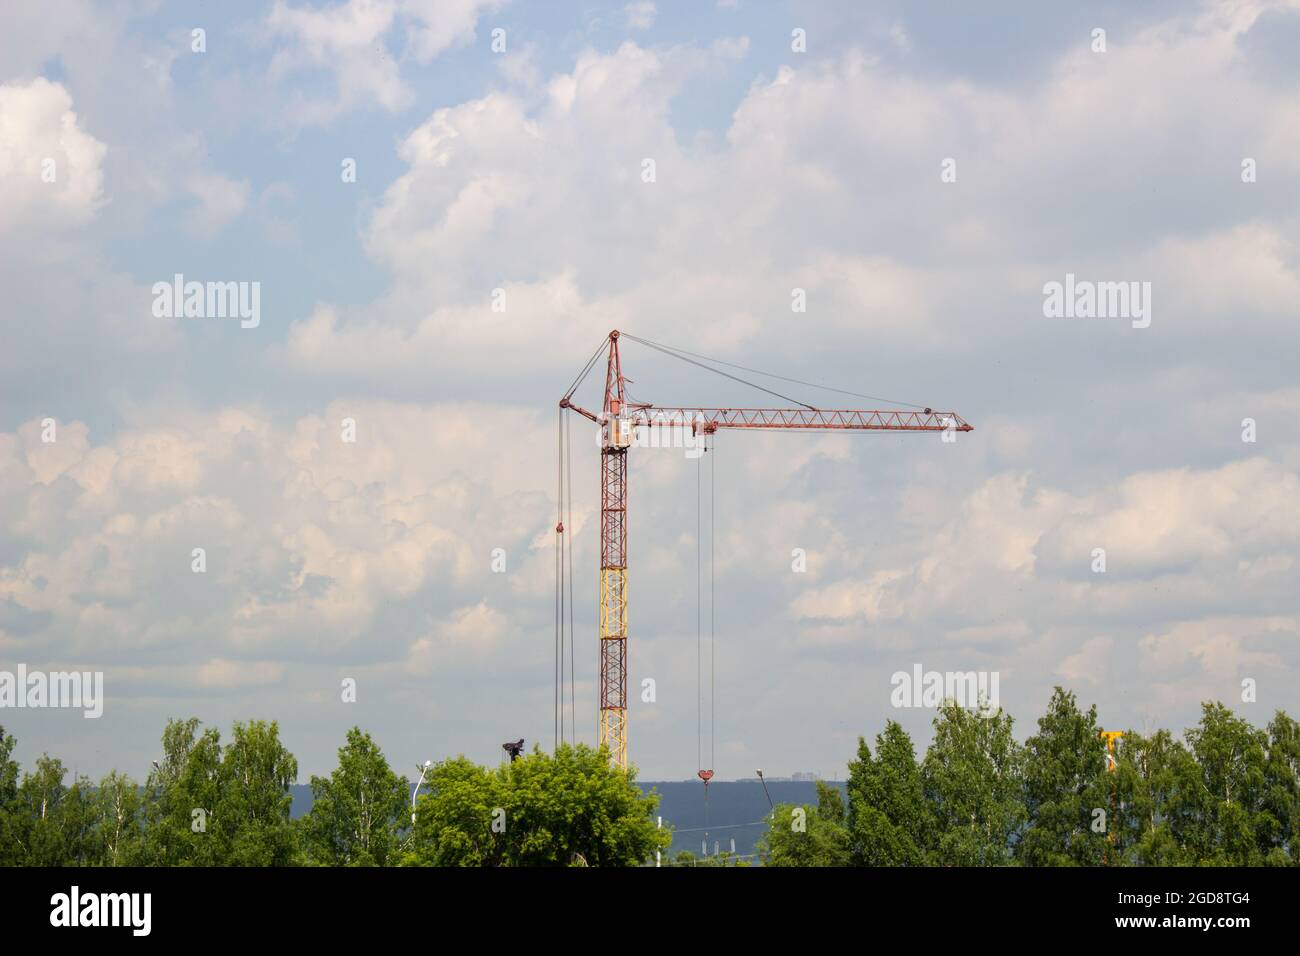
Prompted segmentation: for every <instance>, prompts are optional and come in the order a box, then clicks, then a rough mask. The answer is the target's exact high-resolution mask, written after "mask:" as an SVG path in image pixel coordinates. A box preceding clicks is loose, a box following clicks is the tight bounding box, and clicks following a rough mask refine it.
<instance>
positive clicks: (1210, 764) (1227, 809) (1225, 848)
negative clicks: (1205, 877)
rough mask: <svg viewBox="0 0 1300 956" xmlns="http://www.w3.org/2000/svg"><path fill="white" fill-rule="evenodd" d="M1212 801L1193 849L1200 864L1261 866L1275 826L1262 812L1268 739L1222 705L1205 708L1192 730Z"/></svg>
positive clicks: (1190, 740) (1191, 740)
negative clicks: (1270, 833)
mask: <svg viewBox="0 0 1300 956" xmlns="http://www.w3.org/2000/svg"><path fill="white" fill-rule="evenodd" d="M1186 737H1187V742H1188V745H1189V746H1190V747H1191V748H1192V753H1194V754H1195V755H1196V762H1197V763H1198V764H1199V765H1200V768H1201V782H1202V783H1203V784H1204V786H1205V790H1206V793H1207V794H1208V797H1209V802H1208V806H1207V807H1206V810H1205V815H1204V827H1203V828H1202V830H1201V832H1200V834H1199V837H1200V838H1199V839H1198V840H1197V843H1196V845H1195V847H1194V850H1195V853H1196V857H1197V862H1200V863H1212V864H1219V865H1223V864H1235V865H1238V866H1251V865H1258V864H1260V863H1262V862H1263V856H1264V854H1263V853H1261V852H1260V846H1261V844H1265V845H1267V841H1268V833H1269V831H1270V830H1271V829H1272V826H1271V824H1272V823H1273V822H1275V821H1272V819H1271V818H1270V817H1269V816H1268V815H1267V814H1266V813H1264V812H1263V809H1264V808H1263V797H1264V793H1265V766H1266V765H1267V762H1268V734H1267V733H1266V732H1265V731H1262V730H1259V729H1257V728H1255V727H1253V726H1251V725H1250V724H1249V723H1248V722H1246V721H1245V720H1243V719H1242V718H1240V717H1238V716H1236V715H1235V714H1234V713H1233V712H1232V711H1230V710H1229V709H1228V708H1227V707H1224V706H1223V704H1221V703H1217V702H1215V703H1208V702H1207V703H1205V704H1202V705H1201V722H1200V723H1199V724H1197V725H1196V726H1195V727H1193V728H1192V729H1191V730H1188V731H1187V734H1186Z"/></svg>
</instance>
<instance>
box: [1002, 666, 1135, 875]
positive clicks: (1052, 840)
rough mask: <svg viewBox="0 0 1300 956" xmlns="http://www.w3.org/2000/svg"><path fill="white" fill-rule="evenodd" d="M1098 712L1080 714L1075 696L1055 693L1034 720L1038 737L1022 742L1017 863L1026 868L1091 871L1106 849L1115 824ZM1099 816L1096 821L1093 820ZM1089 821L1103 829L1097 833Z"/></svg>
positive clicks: (1094, 708) (1060, 692) (1061, 692)
mask: <svg viewBox="0 0 1300 956" xmlns="http://www.w3.org/2000/svg"><path fill="white" fill-rule="evenodd" d="M1099 733H1100V728H1099V727H1098V726H1097V708H1096V706H1095V705H1094V706H1092V707H1090V708H1089V709H1088V712H1087V713H1084V712H1082V711H1080V710H1079V707H1078V704H1077V703H1076V701H1075V697H1074V694H1073V693H1071V692H1068V691H1066V690H1064V689H1062V688H1060V687H1057V688H1056V690H1055V691H1054V692H1053V694H1052V699H1051V701H1050V702H1049V703H1048V705H1047V713H1045V714H1044V715H1043V716H1042V717H1040V718H1039V719H1038V733H1037V734H1035V735H1034V736H1032V737H1030V738H1029V739H1028V740H1026V741H1025V765H1024V782H1025V812H1026V815H1027V826H1026V828H1025V831H1024V833H1023V835H1022V836H1021V837H1020V839H1019V841H1018V842H1017V843H1016V857H1017V859H1018V860H1019V861H1020V862H1021V863H1023V864H1025V865H1027V866H1071V865H1077V866H1095V865H1097V864H1099V863H1101V862H1102V860H1103V858H1104V857H1105V855H1106V850H1107V848H1108V840H1107V838H1108V835H1109V833H1110V830H1111V828H1112V827H1113V825H1114V824H1115V822H1116V821H1112V820H1110V817H1111V815H1112V812H1113V807H1112V804H1113V803H1115V801H1114V800H1113V799H1112V788H1111V784H1112V783H1113V781H1110V780H1108V779H1107V777H1108V776H1109V775H1108V773H1107V771H1106V745H1105V741H1104V740H1103V739H1102V738H1101V737H1100V736H1099ZM1098 811H1100V815H1098ZM1094 821H1100V822H1101V823H1102V824H1103V825H1102V827H1101V832H1097V830H1096V829H1095V828H1094Z"/></svg>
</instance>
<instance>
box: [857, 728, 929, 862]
mask: <svg viewBox="0 0 1300 956" xmlns="http://www.w3.org/2000/svg"><path fill="white" fill-rule="evenodd" d="M848 795H849V808H848V828H849V847H850V858H851V860H852V863H853V864H854V865H855V866H920V865H922V864H923V863H924V862H925V849H924V848H925V840H926V835H927V833H928V832H929V825H928V818H929V808H928V807H927V806H926V802H925V792H924V788H923V786H922V782H921V768H920V767H919V766H917V762H916V751H915V749H914V748H913V746H912V738H911V737H910V736H908V733H907V731H905V730H904V729H903V728H902V726H901V725H900V724H899V723H898V722H897V721H893V720H891V721H889V722H888V723H887V724H885V730H884V733H881V734H877V735H876V753H875V756H874V757H873V756H872V754H871V750H870V748H868V746H867V742H866V741H865V740H864V739H863V738H861V737H859V738H858V758H857V760H854V761H850V763H849V782H848Z"/></svg>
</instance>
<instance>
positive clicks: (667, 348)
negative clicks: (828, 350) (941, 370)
mask: <svg viewBox="0 0 1300 956" xmlns="http://www.w3.org/2000/svg"><path fill="white" fill-rule="evenodd" d="M622 334H623V337H624V338H627V339H631V340H632V341H633V342H639V343H640V344H642V345H646V346H649V347H650V348H652V349H656V350H658V351H660V352H663V353H664V354H665V355H669V356H671V357H673V358H676V359H680V360H681V361H683V362H690V364H692V365H697V366H699V367H700V368H702V369H705V370H707V371H710V372H713V373H715V374H717V375H724V376H726V377H727V378H730V379H733V380H735V381H737V382H740V383H741V384H742V385H748V386H750V387H751V388H757V389H760V390H762V391H764V392H767V393H768V394H769V395H775V396H777V397H778V398H784V399H785V400H786V401H787V402H794V403H795V404H796V405H803V407H804V408H808V409H812V410H813V411H819V409H816V408H813V406H812V405H808V404H805V403H804V402H801V401H799V400H798V399H795V398H790V397H789V396H788V395H782V394H781V393H780V392H774V391H772V390H771V389H767V388H763V386H762V385H759V384H757V383H756V382H750V381H747V380H745V379H743V378H740V377H739V376H736V375H728V374H727V373H726V372H723V371H721V370H720V369H716V368H712V367H710V366H708V365H704V364H702V363H701V362H693V361H691V358H687V357H686V356H691V357H692V358H696V359H702V360H703V361H705V362H712V363H713V364H714V365H725V366H726V367H727V368H734V369H738V370H740V371H742V372H749V373H751V374H753V375H762V376H763V377H764V378H772V379H776V380H778V381H781V382H790V383H791V384H793V385H803V386H806V387H808V388H816V389H821V390H822V391H825V392H838V393H839V394H841V395H852V396H853V397H854V398H866V399H870V400H871V401H873V402H885V403H886V404H889V405H906V406H907V407H908V408H928V407H929V406H926V405H917V404H916V403H914V402H900V401H898V400H897V399H893V398H882V397H880V396H879V395H864V394H863V393H861V392H851V391H849V390H848V389H844V388H832V387H831V386H830V385H819V384H818V383H816V382H806V381H804V380H803V379H798V378H790V377H789V376H786V375H777V374H776V373H774V372H764V371H762V370H761V369H756V368H750V367H749V366H746V365H737V364H736V363H735V362H725V361H723V360H722V359H718V358H712V357H710V356H708V355H701V354H700V353H698V352H690V351H687V350H686V349H679V348H677V347H676V346H672V345H664V344H663V343H661V342H651V341H650V340H649V339H643V338H639V337H638V336H635V335H633V334H631V333H630V332H624V333H622Z"/></svg>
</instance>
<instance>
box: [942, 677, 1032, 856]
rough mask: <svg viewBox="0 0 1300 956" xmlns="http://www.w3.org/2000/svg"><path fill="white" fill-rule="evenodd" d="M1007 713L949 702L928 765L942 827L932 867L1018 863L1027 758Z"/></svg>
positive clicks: (945, 707) (943, 713)
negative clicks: (1013, 856)
mask: <svg viewBox="0 0 1300 956" xmlns="http://www.w3.org/2000/svg"><path fill="white" fill-rule="evenodd" d="M1011 726H1012V718H1011V716H1010V715H1009V714H1007V713H1005V712H1004V711H1002V710H998V711H996V712H995V713H986V712H980V713H976V712H972V711H968V710H966V709H964V708H962V707H959V706H958V705H957V704H956V703H954V702H951V701H949V702H947V703H945V704H944V706H943V707H942V708H941V709H940V711H939V716H938V717H936V718H935V720H934V741H933V742H932V743H931V744H930V749H929V750H928V751H926V754H925V760H924V762H923V763H922V765H921V778H922V781H923V785H924V789H925V795H926V800H927V802H928V803H929V805H930V808H931V814H932V819H933V821H934V827H935V839H934V841H933V857H932V862H933V863H936V864H941V865H951V866H998V865H1003V864H1006V863H1009V862H1011V853H1012V842H1013V840H1014V838H1015V836H1016V835H1017V834H1018V832H1019V830H1020V827H1021V825H1022V823H1023V821H1024V816H1025V810H1024V805H1023V804H1022V803H1021V787H1022V782H1021V763H1022V753H1021V748H1020V746H1019V745H1018V744H1017V743H1016V741H1015V738H1013V737H1012V736H1011Z"/></svg>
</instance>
